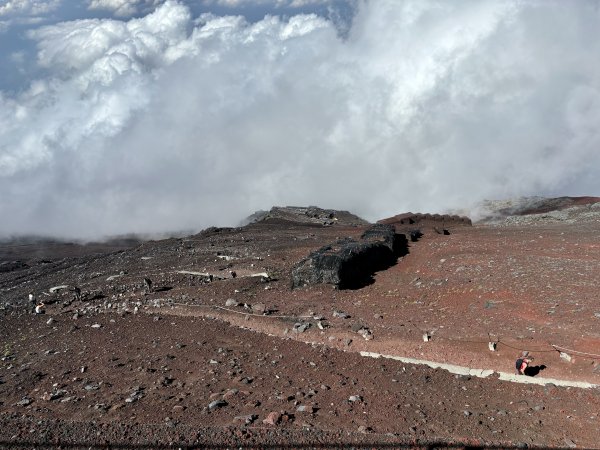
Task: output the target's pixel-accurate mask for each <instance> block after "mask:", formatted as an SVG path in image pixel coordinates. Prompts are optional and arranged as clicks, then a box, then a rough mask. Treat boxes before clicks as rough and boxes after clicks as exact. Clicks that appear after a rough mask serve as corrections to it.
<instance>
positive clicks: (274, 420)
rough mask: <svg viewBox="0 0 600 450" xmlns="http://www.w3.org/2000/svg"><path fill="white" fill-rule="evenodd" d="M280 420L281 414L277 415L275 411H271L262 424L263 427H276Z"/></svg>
mask: <svg viewBox="0 0 600 450" xmlns="http://www.w3.org/2000/svg"><path fill="white" fill-rule="evenodd" d="M280 420H281V413H278V412H277V411H272V412H270V413H269V415H268V416H267V418H266V419H265V420H263V423H264V424H265V425H277V424H278V423H279V421H280Z"/></svg>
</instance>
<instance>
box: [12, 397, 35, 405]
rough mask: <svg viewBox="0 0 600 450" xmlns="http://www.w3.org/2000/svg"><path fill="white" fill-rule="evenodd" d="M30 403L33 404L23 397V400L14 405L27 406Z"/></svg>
mask: <svg viewBox="0 0 600 450" xmlns="http://www.w3.org/2000/svg"><path fill="white" fill-rule="evenodd" d="M32 402H33V400H31V399H30V398H29V397H23V399H22V400H19V401H18V402H17V403H15V405H17V406H27V405H30V404H31V403H32Z"/></svg>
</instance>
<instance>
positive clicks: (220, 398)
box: [0, 198, 600, 448]
mask: <svg viewBox="0 0 600 450" xmlns="http://www.w3.org/2000/svg"><path fill="white" fill-rule="evenodd" d="M538 200H539V199H538ZM597 200H598V199H596V198H587V199H586V200H582V199H571V200H568V199H567V200H565V199H558V200H557V199H550V200H546V202H545V203H544V202H542V201H541V200H539V202H538V203H536V204H535V205H533V208H534V209H531V208H532V205H529V206H527V207H526V208H523V207H519V208H521V209H519V208H517V209H514V208H513V209H511V210H510V211H509V210H507V209H506V207H505V206H506V205H500V206H499V205H498V204H496V205H491V204H490V205H487V206H488V207H487V210H488V211H493V214H490V215H489V219H488V220H486V221H485V222H483V223H474V224H471V223H470V221H469V220H468V219H465V218H460V217H458V216H438V215H434V214H412V213H411V214H402V213H401V212H399V215H398V216H396V217H395V218H390V219H384V220H382V221H381V223H382V227H380V228H376V232H375V233H374V232H373V231H369V230H372V228H371V227H372V225H371V224H368V223H366V222H365V221H363V220H362V219H359V218H357V217H356V216H354V215H352V214H350V213H346V212H337V211H333V210H321V209H319V208H316V207H311V208H287V209H286V208H277V209H274V210H272V211H271V212H269V213H261V214H257V215H256V216H255V217H253V218H252V219H251V220H249V222H250V223H249V224H248V225H246V226H244V227H240V228H211V229H207V230H204V231H203V232H201V233H199V234H196V235H193V236H189V237H186V238H173V239H165V240H160V241H146V242H143V243H141V244H140V245H137V246H133V247H131V246H130V245H129V244H127V245H123V246H122V247H119V248H118V249H115V248H114V247H112V246H110V248H106V249H104V251H102V249H100V250H98V248H96V247H94V251H93V252H87V253H86V252H85V251H82V250H81V249H80V248H79V247H78V248H77V249H76V251H74V252H73V253H72V257H68V249H67V250H65V247H61V249H60V253H59V254H58V255H57V256H56V257H53V255H52V254H51V252H50V254H49V253H48V252H47V251H46V253H44V256H43V258H36V257H35V252H32V251H31V250H32V249H31V248H30V247H27V249H26V251H24V252H23V254H19V252H18V247H16V246H15V245H12V246H11V247H10V256H7V255H8V254H9V251H8V250H9V249H8V246H9V245H10V244H6V245H5V246H4V248H3V250H2V252H3V253H2V255H3V259H2V266H0V267H1V268H2V270H0V298H1V304H2V310H1V311H0V314H1V317H0V342H1V344H2V349H1V350H2V361H0V424H1V425H0V446H4V447H12V448H30V447H38V448H54V447H58V446H62V447H63V448H73V447H78V446H81V447H86V448H88V447H92V448H94V447H97V448H100V447H102V446H112V447H114V448H123V447H127V446H129V447H131V446H133V447H136V446H137V447H140V448H149V447H156V446H175V447H187V448H203V447H209V448H226V447H234V446H236V447H243V448H250V447H260V448H281V447H284V448H298V447H307V448H311V447H319V448H340V447H344V446H354V447H363V446H364V447H369V448H388V447H389V448H392V447H394V446H400V445H403V446H407V447H415V448H432V447H435V446H453V447H455V448H466V447H469V448H488V447H501V448H524V447H529V446H530V447H541V448H569V447H573V448H574V447H577V448H600V445H599V444H598V443H599V442H600V431H599V430H600V421H599V418H598V412H599V411H600V390H599V389H598V388H597V387H593V386H594V385H600V365H599V361H600V355H599V354H600V303H599V302H598V299H597V286H598V285H599V284H600V283H599V282H600V243H599V241H598V236H599V232H600V203H598V202H597ZM536 201H537V200H536ZM525 203H526V202H525ZM513 206H514V205H513ZM527 208H529V209H527ZM532 213H534V214H532ZM405 219H410V220H409V223H401V221H404V220H405ZM410 221H412V223H410ZM386 226H388V227H392V229H393V230H394V231H395V233H396V234H403V235H405V236H406V240H405V241H401V240H398V241H394V242H391V241H390V240H389V239H388V237H389V234H386V233H387V231H385V230H387V228H385V227H386ZM398 242H405V244H404V245H403V246H402V248H398V246H397V245H396V244H397V243H398ZM111 245H112V244H111ZM47 248H48V246H46V249H47ZM15 249H16V250H15ZM386 249H387V250H386ZM115 250H116V251H115ZM65 251H67V254H65ZM319 251H321V253H318V252H319ZM309 255H313V258H314V261H319V264H321V263H322V264H323V270H325V269H326V270H334V269H336V268H338V269H339V270H342V271H347V270H350V269H352V270H354V269H357V268H360V270H361V271H367V272H369V268H370V267H377V268H376V269H374V270H372V271H371V272H369V273H365V274H361V273H358V274H357V277H358V278H360V279H359V280H357V283H356V284H354V285H352V287H353V288H352V289H340V288H339V287H343V285H340V286H336V285H335V284H329V283H318V282H315V283H305V284H303V285H302V286H296V287H295V288H294V289H292V284H293V283H292V273H293V270H294V268H295V267H296V266H297V264H298V263H299V262H301V261H303V260H304V261H305V262H306V258H308V257H309ZM319 255H325V256H322V257H321V256H319ZM364 255H366V256H364ZM380 255H384V257H385V258H387V259H386V264H382V265H380V266H379V265H377V261H375V262H374V264H375V265H371V264H364V262H365V261H369V262H370V261H373V260H372V259H369V258H378V257H379V256H380ZM390 255H392V256H393V260H391V262H390V259H389V258H390ZM319 258H321V259H319ZM336 258H337V259H336ZM361 258H362V259H361ZM365 258H366V259H365ZM357 261H358V262H360V264H359V263H357ZM314 266H315V270H318V269H319V267H318V266H317V264H316V263H315V265H314ZM306 267H309V266H308V265H307V266H306ZM357 270H358V269H357ZM344 273H348V272H344ZM351 273H353V274H354V273H355V272H351ZM362 275H364V277H362ZM144 279H147V280H148V281H145V280H144ZM312 279H314V280H317V279H320V278H318V277H314V278H312ZM358 281H360V282H358ZM76 288H77V289H76ZM29 293H32V294H33V295H34V296H35V300H36V301H38V302H43V303H44V304H45V306H44V314H33V313H32V309H33V305H32V304H30V303H29V299H28V294H29ZM494 347H495V351H491V349H490V348H494ZM524 350H527V351H529V352H530V353H531V354H532V355H533V357H534V358H535V359H534V361H533V362H532V369H534V370H533V371H532V372H531V373H530V376H521V377H520V378H519V377H515V378H517V381H532V380H533V381H535V380H544V379H554V381H549V382H544V381H542V384H539V385H538V384H530V383H519V382H511V381H505V380H503V379H500V377H503V376H504V375H499V374H500V373H506V374H509V375H510V374H513V373H514V361H515V359H516V358H517V356H518V355H520V353H521V352H522V351H524ZM360 352H370V353H372V354H383V355H390V356H397V357H405V358H413V359H418V360H425V361H430V362H434V363H447V364H454V365H457V366H461V367H463V368H466V370H467V371H468V369H469V368H471V369H485V370H489V372H486V373H485V374H487V373H491V372H492V371H493V372H494V373H493V374H491V375H489V376H487V377H485V378H481V377H477V376H475V372H472V373H470V374H469V373H465V374H455V373H450V372H448V371H446V370H442V369H434V368H431V367H429V366H427V365H423V364H409V363H408V362H406V360H405V361H399V360H394V359H386V358H378V359H374V358H370V357H366V356H363V355H364V353H363V355H361V353H360ZM477 373H479V372H477ZM531 375H532V376H531ZM562 381H564V382H566V383H567V384H568V383H571V384H572V386H576V385H577V382H579V383H582V384H583V383H587V386H591V387H588V388H579V387H568V386H561V385H560V382H562Z"/></svg>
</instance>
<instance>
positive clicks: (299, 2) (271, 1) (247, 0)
mask: <svg viewBox="0 0 600 450" xmlns="http://www.w3.org/2000/svg"><path fill="white" fill-rule="evenodd" d="M333 2H334V0H203V3H204V4H205V5H208V6H211V5H218V6H222V7H226V8H240V7H245V6H251V7H257V6H270V7H275V8H303V7H306V6H318V5H330V4H331V3H333Z"/></svg>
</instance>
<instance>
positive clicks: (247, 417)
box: [233, 414, 258, 425]
mask: <svg viewBox="0 0 600 450" xmlns="http://www.w3.org/2000/svg"><path fill="white" fill-rule="evenodd" d="M257 418H258V416H257V415H256V414H246V415H243V416H235V417H234V418H233V421H234V422H241V423H244V424H246V425H250V424H251V423H252V422H254V421H255V420H256V419H257Z"/></svg>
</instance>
